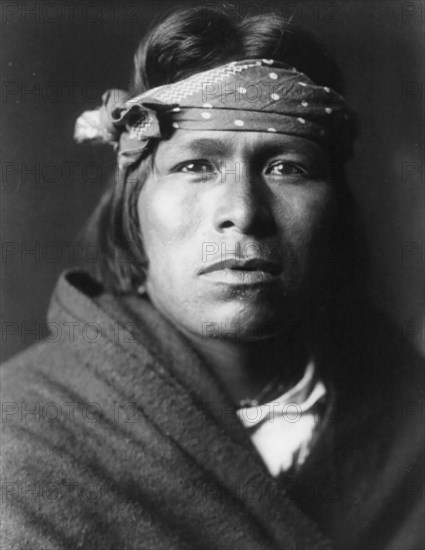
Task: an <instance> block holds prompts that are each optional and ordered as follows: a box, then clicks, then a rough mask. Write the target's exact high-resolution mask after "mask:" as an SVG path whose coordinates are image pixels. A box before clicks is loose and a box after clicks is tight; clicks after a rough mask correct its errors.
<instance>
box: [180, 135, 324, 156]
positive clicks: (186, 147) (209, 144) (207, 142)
mask: <svg viewBox="0 0 425 550" xmlns="http://www.w3.org/2000/svg"><path fill="white" fill-rule="evenodd" d="M236 139H237V135H231V136H229V138H228V140H222V139H221V138H197V139H192V140H188V141H187V142H183V143H181V144H176V149H175V154H176V155H178V154H181V153H191V154H198V155H203V154H209V155H223V156H226V155H229V152H231V151H230V148H231V146H232V145H233V143H234V141H235V140H236ZM315 145H316V144H315V143H313V142H311V143H305V144H302V145H300V143H298V142H297V143H291V140H285V141H282V142H280V143H279V142H270V141H265V142H264V143H257V144H256V145H255V151H252V152H251V154H254V155H255V156H256V157H261V156H264V155H267V156H273V155H276V154H280V153H301V154H306V155H311V154H313V155H314V154H318V153H319V151H318V150H317V149H316V147H315ZM173 156H174V155H173Z"/></svg>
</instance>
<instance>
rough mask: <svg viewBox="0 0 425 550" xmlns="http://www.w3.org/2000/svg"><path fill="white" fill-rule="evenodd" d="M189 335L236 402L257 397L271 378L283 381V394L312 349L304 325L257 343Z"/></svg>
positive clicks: (281, 387) (280, 385) (300, 374)
mask: <svg viewBox="0 0 425 550" xmlns="http://www.w3.org/2000/svg"><path fill="white" fill-rule="evenodd" d="M186 336H187V337H188V338H189V340H190V341H191V343H192V344H193V346H194V347H195V348H196V350H197V351H198V353H199V354H200V355H201V356H202V357H203V359H204V360H205V361H206V363H207V364H208V365H209V367H210V368H211V369H212V371H213V372H214V374H215V375H216V376H217V378H218V379H219V380H220V382H221V383H222V384H223V386H224V388H225V389H226V390H227V392H228V394H229V396H230V397H231V399H232V400H233V401H234V402H235V403H239V402H240V401H242V400H244V399H254V398H255V397H257V396H258V395H259V394H260V393H261V392H262V390H263V389H264V388H265V386H266V385H268V384H269V383H270V382H271V381H275V382H276V386H277V385H278V384H279V388H280V393H282V391H286V390H287V389H289V388H291V387H292V386H293V385H295V384H296V382H297V381H298V380H299V379H300V378H301V377H302V375H303V374H304V370H305V367H306V365H307V361H308V359H309V353H310V352H311V348H310V346H309V337H308V331H307V329H306V328H305V327H303V326H297V327H293V328H291V329H290V330H287V331H286V333H285V334H280V335H279V336H275V337H273V338H270V339H266V340H262V341H255V342H238V341H235V340H224V339H219V338H210V339H208V340H207V341H202V339H201V338H200V337H199V336H197V335H194V334H188V333H186ZM273 397H277V395H276V396H273Z"/></svg>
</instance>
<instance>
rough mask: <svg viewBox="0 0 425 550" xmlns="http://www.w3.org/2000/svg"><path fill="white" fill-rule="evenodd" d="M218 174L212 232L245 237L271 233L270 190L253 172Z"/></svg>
mask: <svg viewBox="0 0 425 550" xmlns="http://www.w3.org/2000/svg"><path fill="white" fill-rule="evenodd" d="M239 166H240V167H241V170H240V171H238V170H235V171H232V172H231V171H225V170H223V171H222V186H221V189H220V191H221V193H220V195H219V198H218V203H217V205H216V210H215V218H214V225H215V229H216V230H217V231H218V232H220V233H222V232H225V231H236V232H238V233H242V234H245V235H255V236H262V237H264V236H268V235H271V234H273V233H274V232H275V230H276V224H275V220H274V215H273V210H272V200H271V197H270V190H269V189H268V188H267V186H266V185H265V183H264V182H263V181H262V178H261V176H260V175H259V174H257V173H256V170H255V169H254V168H245V167H243V166H242V164H241V163H239Z"/></svg>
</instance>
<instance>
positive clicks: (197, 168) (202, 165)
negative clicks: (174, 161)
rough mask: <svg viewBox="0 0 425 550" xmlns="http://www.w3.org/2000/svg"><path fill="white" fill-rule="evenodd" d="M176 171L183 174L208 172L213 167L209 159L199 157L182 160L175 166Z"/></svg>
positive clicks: (210, 171)
mask: <svg viewBox="0 0 425 550" xmlns="http://www.w3.org/2000/svg"><path fill="white" fill-rule="evenodd" d="M177 171H178V172H183V173H184V174H210V173H212V172H214V171H215V168H214V166H213V165H212V164H211V162H210V161H208V160H204V159H200V160H189V161H186V162H182V163H181V164H179V165H178V166H177Z"/></svg>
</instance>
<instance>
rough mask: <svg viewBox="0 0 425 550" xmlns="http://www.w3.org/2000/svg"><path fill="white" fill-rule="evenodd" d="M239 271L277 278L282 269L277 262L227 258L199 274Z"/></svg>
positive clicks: (259, 259)
mask: <svg viewBox="0 0 425 550" xmlns="http://www.w3.org/2000/svg"><path fill="white" fill-rule="evenodd" d="M225 270H231V271H240V272H261V273H267V274H269V275H272V276H277V275H279V274H280V273H281V272H282V267H281V265H280V264H279V263H277V262H272V261H269V260H264V259H261V258H251V259H249V260H238V259H236V258H234V259H232V258H229V259H227V260H222V261H218V262H215V263H213V264H211V265H209V266H207V267H206V268H204V269H202V270H201V272H200V273H201V274H208V273H214V272H216V271H225Z"/></svg>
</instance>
